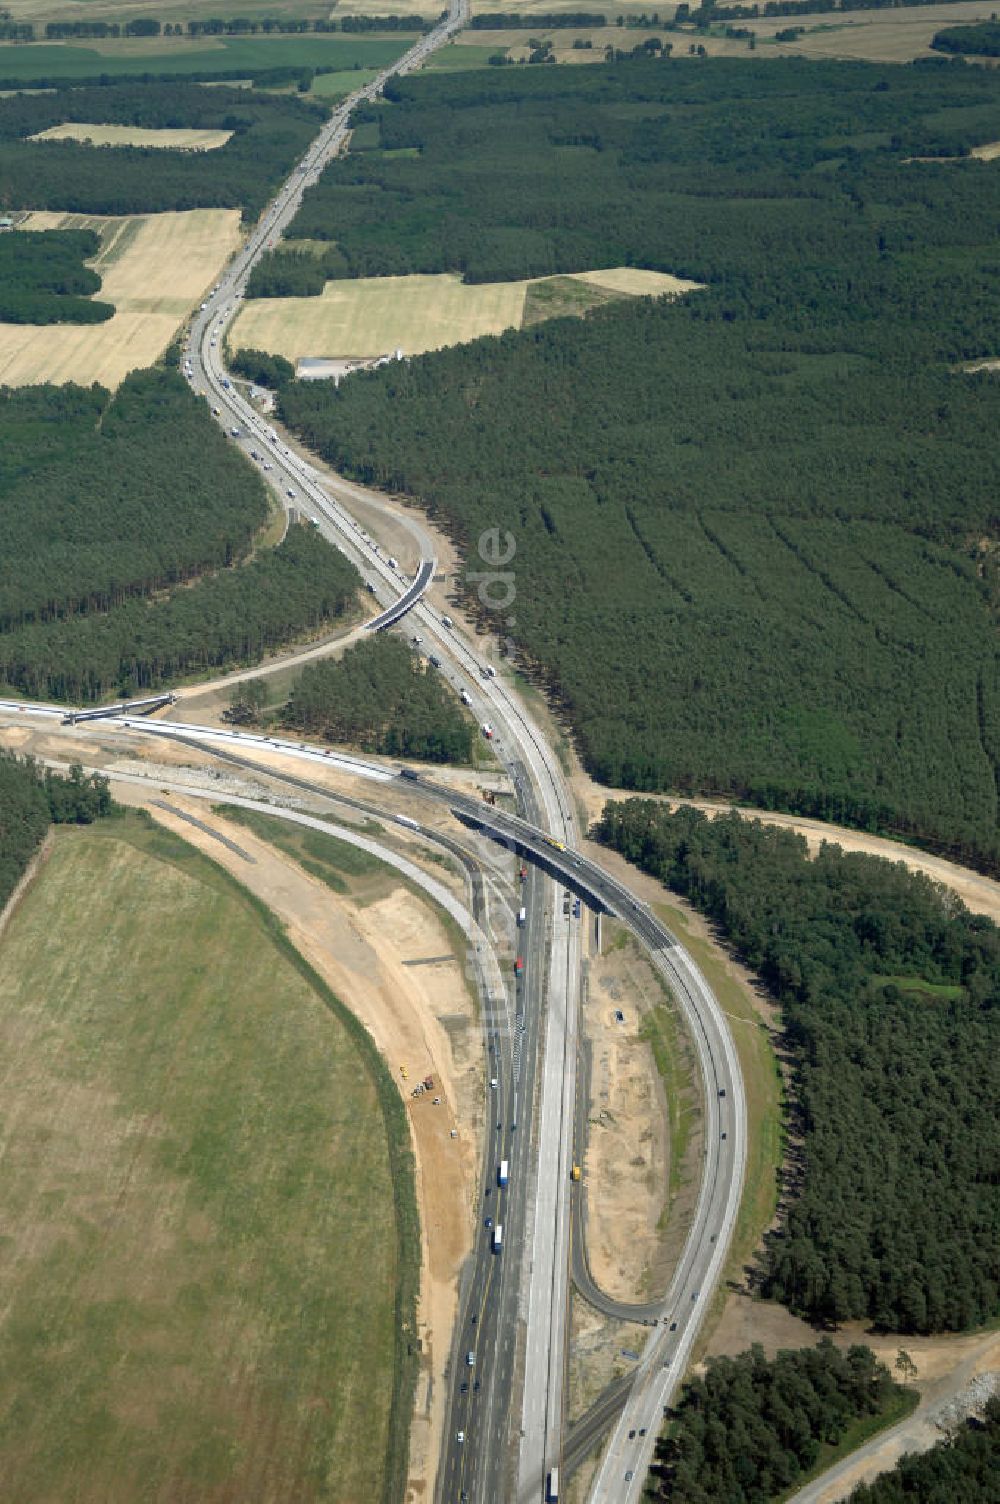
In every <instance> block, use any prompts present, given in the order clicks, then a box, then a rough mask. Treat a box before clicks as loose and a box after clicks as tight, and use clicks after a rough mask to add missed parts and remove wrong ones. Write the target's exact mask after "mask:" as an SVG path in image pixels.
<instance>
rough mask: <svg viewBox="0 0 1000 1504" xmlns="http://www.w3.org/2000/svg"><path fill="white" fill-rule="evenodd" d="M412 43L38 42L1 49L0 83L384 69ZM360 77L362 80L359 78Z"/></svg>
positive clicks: (319, 39) (301, 39)
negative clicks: (276, 70) (280, 70)
mask: <svg viewBox="0 0 1000 1504" xmlns="http://www.w3.org/2000/svg"><path fill="white" fill-rule="evenodd" d="M412 41H413V38H412V37H409V38H403V37H353V36H351V37H346V36H296V37H213V38H211V39H210V40H207V41H205V40H197V41H191V42H187V41H184V40H183V39H182V40H180V41H178V40H175V39H174V38H173V37H168V38H164V39H163V40H162V41H159V40H157V41H155V42H150V43H148V44H147V45H146V46H144V47H142V48H141V49H139V48H137V47H136V44H135V43H134V42H122V43H115V42H113V41H108V42H100V43H98V44H95V45H94V46H75V45H72V46H70V45H65V46H64V45H62V44H61V43H51V42H40V43H34V44H29V45H26V46H20V45H14V44H13V43H9V44H5V45H0V79H13V80H16V81H18V82H24V83H27V82H29V81H30V80H32V79H38V78H96V77H98V76H99V75H101V74H107V75H108V76H109V77H111V78H116V77H119V76H121V75H128V74H137V73H172V74H176V75H177V76H178V77H183V76H184V75H186V74H191V73H209V72H216V73H223V72H228V71H230V70H236V69H239V70H241V71H243V72H245V73H247V74H250V73H253V72H254V71H258V70H260V69H264V68H306V67H309V68H334V69H336V70H337V71H338V72H342V73H343V72H353V70H354V69H355V67H357V68H376V69H377V68H382V67H384V66H385V65H386V64H387V63H391V62H392V61H393V60H394V59H395V58H397V57H399V56H400V55H401V54H402V53H403V52H405V51H406V48H407V47H409V46H410V45H411V43H412ZM359 76H360V75H359Z"/></svg>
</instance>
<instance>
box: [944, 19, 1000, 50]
mask: <svg viewBox="0 0 1000 1504" xmlns="http://www.w3.org/2000/svg"><path fill="white" fill-rule="evenodd" d="M931 46H932V47H933V48H935V49H936V51H938V52H953V53H961V52H964V53H968V54H969V56H970V57H1000V25H997V23H996V22H995V21H982V22H980V23H979V25H977V26H946V27H945V28H944V29H943V30H942V31H936V32H935V33H934V36H933V37H932V38H931Z"/></svg>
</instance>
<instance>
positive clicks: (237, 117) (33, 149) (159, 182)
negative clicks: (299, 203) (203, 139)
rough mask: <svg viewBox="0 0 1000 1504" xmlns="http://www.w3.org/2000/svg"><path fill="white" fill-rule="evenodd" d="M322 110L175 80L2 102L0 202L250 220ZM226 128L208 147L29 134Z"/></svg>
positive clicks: (0, 205)
mask: <svg viewBox="0 0 1000 1504" xmlns="http://www.w3.org/2000/svg"><path fill="white" fill-rule="evenodd" d="M325 113H326V112H325V111H324V110H323V108H322V107H321V106H319V105H316V104H314V103H312V102H310V101H308V100H304V99H300V98H298V97H297V96H293V95H287V94H258V93H253V92H251V91H249V90H247V89H227V88H213V89H205V88H202V87H200V86H199V85H198V84H193V83H188V82H187V81H177V80H175V81H174V82H172V83H167V84H156V83H148V84H120V85H109V86H107V87H103V88H84V89H71V90H66V91H61V92H58V93H53V94H19V95H15V96H14V97H12V98H9V99H0V209H5V210H6V209H64V210H69V211H72V212H74V213H80V214H145V213H155V212H158V211H162V210H167V209H199V208H238V209H242V210H243V212H244V214H245V215H246V216H247V217H253V216H255V215H256V214H258V213H259V212H260V210H261V209H262V208H263V207H264V205H265V204H266V203H267V201H268V199H269V198H270V196H271V194H272V192H273V190H274V188H275V187H276V186H277V184H278V183H279V182H280V181H281V180H282V179H283V178H284V177H285V175H286V174H287V173H288V171H289V170H290V168H291V167H292V164H293V163H294V162H295V161H296V159H297V158H298V157H300V156H301V155H302V153H303V152H304V151H305V148H306V147H307V145H308V144H309V142H310V141H311V140H312V138H313V137H314V136H315V135H316V132H317V131H318V129H319V126H320V123H321V121H322V119H323V118H324V116H325ZM68 121H80V122H83V123H86V124H90V125H137V126H143V127H146V128H148V129H161V128H163V127H170V128H178V127H185V128H190V129H195V130H228V131H232V132H233V135H232V136H231V137H230V139H229V141H228V142H227V143H226V145H225V146H222V147H220V148H219V149H218V150H217V151H211V152H186V151H165V150H163V148H162V147H139V146H116V147H114V148H107V149H101V148H98V147H93V146H88V145H87V144H85V143H83V142H79V141H29V140H28V139H27V138H28V137H29V136H33V135H35V134H37V133H38V132H39V131H44V130H47V129H48V127H49V126H52V125H62V124H64V123H66V122H68Z"/></svg>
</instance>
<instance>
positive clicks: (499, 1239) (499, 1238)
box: [493, 1222, 503, 1253]
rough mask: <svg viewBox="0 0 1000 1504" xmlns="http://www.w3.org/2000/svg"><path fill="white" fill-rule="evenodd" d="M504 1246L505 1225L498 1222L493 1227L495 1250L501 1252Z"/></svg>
mask: <svg viewBox="0 0 1000 1504" xmlns="http://www.w3.org/2000/svg"><path fill="white" fill-rule="evenodd" d="M502 1247H503V1227H502V1226H501V1224H500V1223H499V1222H498V1223H497V1225H496V1227H494V1229H493V1252H494V1253H499V1252H500V1250H501V1248H502Z"/></svg>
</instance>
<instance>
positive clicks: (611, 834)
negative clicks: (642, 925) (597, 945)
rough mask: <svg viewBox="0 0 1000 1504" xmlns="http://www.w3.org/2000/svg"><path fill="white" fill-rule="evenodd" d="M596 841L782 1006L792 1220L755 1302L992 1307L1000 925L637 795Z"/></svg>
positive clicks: (996, 1308) (923, 1317) (778, 1234)
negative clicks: (667, 898) (694, 920)
mask: <svg viewBox="0 0 1000 1504" xmlns="http://www.w3.org/2000/svg"><path fill="white" fill-rule="evenodd" d="M596 834H597V836H598V838H599V839H600V840H602V841H604V842H605V843H606V844H607V845H609V846H611V847H613V848H614V849H615V850H616V851H619V852H621V853H622V854H623V855H624V856H625V857H626V858H627V859H628V860H629V861H632V862H635V863H636V864H637V865H638V866H640V867H641V868H642V869H643V871H645V872H650V873H652V874H653V875H654V876H655V877H657V878H659V879H661V880H662V881H663V882H665V883H666V884H667V886H668V887H670V888H672V889H673V890H674V891H675V892H678V893H682V894H684V896H685V897H687V898H688V899H689V900H690V901H691V902H692V903H693V904H694V906H695V907H696V908H697V909H698V910H699V911H700V912H702V913H704V914H706V915H707V916H708V917H709V918H710V919H711V920H712V922H713V923H714V924H716V925H717V926H718V927H719V929H720V931H721V933H722V934H723V936H724V937H725V938H726V939H727V940H728V941H729V943H730V944H731V945H732V946H733V948H734V950H735V952H736V953H737V955H738V956H739V957H740V959H741V960H742V961H743V962H744V963H745V964H746V965H747V966H748V967H749V968H750V969H751V970H753V971H754V972H756V973H757V975H758V976H760V978H761V979H762V981H763V982H764V984H765V985H766V987H767V989H768V991H769V992H770V994H771V995H772V997H773V998H774V999H775V1001H776V1002H777V1003H778V1004H779V1005H780V1009H781V1028H782V1045H783V1048H784V1050H785V1051H786V1052H787V1055H788V1058H789V1061H790V1064H791V1066H792V1070H793V1082H794V1090H793V1108H792V1112H791V1116H790V1121H789V1124H788V1127H789V1134H790V1150H789V1156H788V1163H787V1165H786V1168H785V1176H784V1182H783V1201H784V1203H785V1211H784V1215H783V1218H782V1221H781V1223H780V1225H779V1227H778V1228H777V1230H776V1231H775V1232H774V1233H772V1234H771V1235H769V1236H768V1238H767V1240H766V1244H765V1247H764V1250H763V1252H762V1254H761V1260H760V1271H759V1276H760V1286H761V1289H762V1291H763V1293H764V1294H765V1295H767V1296H769V1297H771V1298H772V1299H775V1300H779V1301H781V1302H782V1303H783V1304H784V1305H787V1306H788V1307H789V1308H790V1309H791V1310H793V1311H794V1312H796V1313H797V1314H798V1315H801V1316H804V1317H806V1318H807V1319H808V1320H810V1321H814V1322H818V1323H821V1324H838V1323H840V1322H843V1321H848V1320H862V1321H869V1322H872V1323H873V1324H874V1325H875V1326H876V1327H879V1328H883V1329H888V1330H895V1331H905V1332H940V1331H957V1330H961V1329H962V1328H965V1327H971V1326H978V1325H981V1324H983V1323H985V1322H987V1321H990V1320H993V1319H995V1318H996V1316H997V1315H998V1313H1000V1270H998V1267H997V1262H996V1257H995V1252H996V1237H995V1231H996V1227H997V1225H998V1218H1000V1181H998V1177H997V1173H996V1167H997V1163H998V1162H1000V1159H998V1156H1000V1114H998V1107H1000V931H998V930H997V928H996V927H995V926H994V925H993V924H992V923H991V922H990V921H989V920H987V919H983V918H981V917H979V916H978V915H972V914H970V913H969V912H968V911H967V910H966V909H965V908H964V906H963V905H962V904H961V903H960V902H959V900H958V899H956V898H955V897H954V896H953V895H952V894H950V893H948V892H947V891H945V890H943V889H942V888H940V887H939V886H938V885H936V884H935V883H932V882H931V881H930V880H929V879H928V878H926V877H924V876H922V875H919V874H914V873H910V872H908V871H907V870H906V868H905V867H904V866H903V865H902V864H901V863H890V862H886V861H882V860H879V859H877V858H875V857H868V856H857V855H847V854H845V853H844V852H843V851H842V850H841V849H840V848H839V847H838V846H833V845H824V846H823V847H822V848H821V849H820V852H819V854H818V856H816V857H815V858H810V856H809V853H808V849H807V847H806V842H805V841H804V839H803V838H802V837H801V836H798V835H795V834H794V833H792V832H791V831H787V830H781V829H778V828H775V827H773V826H766V825H762V824H761V823H760V822H759V821H750V820H744V819H742V818H740V817H739V816H737V815H735V814H733V815H727V816H720V817H718V818H717V819H714V820H711V819H709V818H707V817H706V816H705V815H704V814H702V813H701V812H699V811H697V810H694V809H691V808H689V807H683V806H682V807H681V808H679V809H677V810H676V811H675V812H673V813H671V812H670V810H669V809H668V808H667V807H665V806H664V805H663V804H659V803H653V802H650V801H643V800H638V799H635V800H629V801H626V802H624V803H609V804H608V805H607V806H606V807H605V811H604V815H603V818H602V820H601V822H600V824H599V826H598V828H597V831H596Z"/></svg>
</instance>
